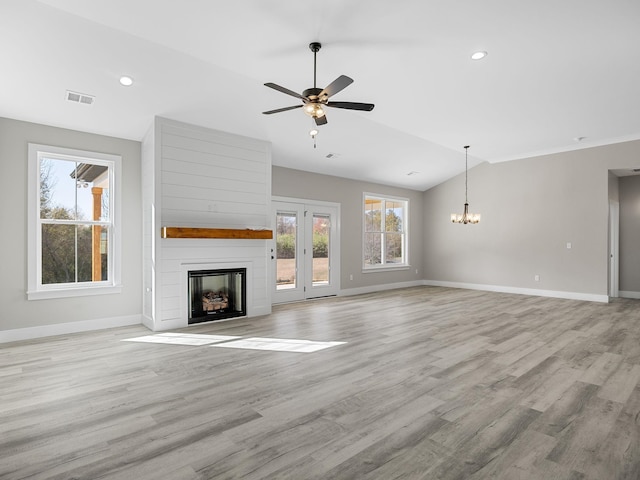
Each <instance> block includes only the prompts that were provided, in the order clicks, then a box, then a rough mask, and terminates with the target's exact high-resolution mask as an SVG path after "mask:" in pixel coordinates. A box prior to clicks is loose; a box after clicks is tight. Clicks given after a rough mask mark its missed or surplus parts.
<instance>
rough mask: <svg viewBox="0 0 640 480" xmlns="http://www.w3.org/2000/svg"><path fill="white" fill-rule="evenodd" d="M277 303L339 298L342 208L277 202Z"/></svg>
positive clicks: (274, 247) (274, 272)
mask: <svg viewBox="0 0 640 480" xmlns="http://www.w3.org/2000/svg"><path fill="white" fill-rule="evenodd" d="M272 211H273V215H274V219H273V225H274V240H273V243H272V247H271V257H272V280H273V281H272V284H273V303H283V302H294V301H298V300H305V299H308V298H317V297H326V296H330V295H337V294H338V292H339V290H340V243H339V238H340V237H339V211H340V210H339V205H338V204H333V203H310V202H308V203H307V202H305V201H303V200H301V201H291V200H290V201H284V200H274V201H273V208H272Z"/></svg>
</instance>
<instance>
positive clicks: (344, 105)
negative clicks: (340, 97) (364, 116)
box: [326, 102, 375, 112]
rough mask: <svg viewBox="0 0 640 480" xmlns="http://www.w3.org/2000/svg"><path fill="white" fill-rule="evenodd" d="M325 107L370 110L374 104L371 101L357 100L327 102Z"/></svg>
mask: <svg viewBox="0 0 640 480" xmlns="http://www.w3.org/2000/svg"><path fill="white" fill-rule="evenodd" d="M326 105H327V107H333V108H346V109H347V110H362V111H365V112H370V111H371V110H373V107H375V105H374V104H373V103H357V102H327V103H326Z"/></svg>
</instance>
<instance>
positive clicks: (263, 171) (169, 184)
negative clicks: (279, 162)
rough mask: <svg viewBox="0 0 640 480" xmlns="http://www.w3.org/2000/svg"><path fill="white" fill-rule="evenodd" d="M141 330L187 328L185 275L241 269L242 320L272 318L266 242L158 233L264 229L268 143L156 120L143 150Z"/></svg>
mask: <svg viewBox="0 0 640 480" xmlns="http://www.w3.org/2000/svg"><path fill="white" fill-rule="evenodd" d="M142 203H143V218H144V225H143V228H144V238H143V245H144V247H143V248H144V255H143V256H144V258H143V269H144V278H143V280H144V302H143V323H144V324H145V325H146V326H147V327H148V328H150V329H151V330H154V331H159V330H167V329H172V328H181V327H186V326H187V316H188V314H187V310H188V306H187V305H188V302H187V280H186V279H187V272H188V271H190V270H212V269H224V268H246V269H247V305H246V307H247V316H249V317H251V316H257V315H265V314H268V313H270V312H271V295H270V287H269V285H270V283H269V275H268V267H269V264H268V259H269V258H270V257H269V248H270V241H269V240H261V239H234V238H228V239H227V238H225V239H219V238H162V236H161V231H162V227H191V228H230V229H269V228H270V223H271V218H270V217H271V216H270V211H271V207H270V205H271V146H270V144H269V143H268V142H265V141H261V140H256V139H252V138H247V137H242V136H239V135H233V134H230V133H225V132H219V131H216V130H211V129H207V128H204V127H198V126H195V125H189V124H185V123H180V122H176V121H173V120H168V119H165V118H160V117H156V118H155V120H154V124H153V126H152V128H151V129H150V131H149V132H148V133H147V135H146V136H145V138H144V140H143V143H142Z"/></svg>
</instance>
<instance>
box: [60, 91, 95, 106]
mask: <svg viewBox="0 0 640 480" xmlns="http://www.w3.org/2000/svg"><path fill="white" fill-rule="evenodd" d="M66 99H67V100H69V101H70V102H73V103H81V104H82V105H93V102H94V101H95V99H96V97H94V96H93V95H87V94H86V93H78V92H72V91H71V90H67V96H66Z"/></svg>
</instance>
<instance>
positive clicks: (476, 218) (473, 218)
mask: <svg viewBox="0 0 640 480" xmlns="http://www.w3.org/2000/svg"><path fill="white" fill-rule="evenodd" d="M468 170H469V145H466V146H465V147H464V213H463V214H462V215H460V214H459V213H452V214H451V221H452V222H453V223H464V224H467V223H478V222H480V214H479V213H469V201H468V200H467V189H468V188H467V185H468V181H467V177H468Z"/></svg>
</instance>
